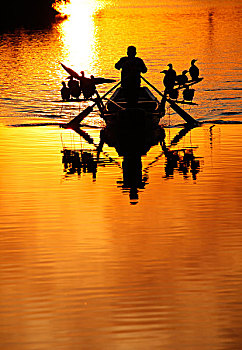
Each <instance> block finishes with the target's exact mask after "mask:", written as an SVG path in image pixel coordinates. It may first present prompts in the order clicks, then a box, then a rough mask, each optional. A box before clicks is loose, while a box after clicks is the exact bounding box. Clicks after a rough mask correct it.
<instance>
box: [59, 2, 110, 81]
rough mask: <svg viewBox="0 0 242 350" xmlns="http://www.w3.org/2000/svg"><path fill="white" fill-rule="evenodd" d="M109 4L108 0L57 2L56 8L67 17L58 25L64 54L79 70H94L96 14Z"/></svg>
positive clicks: (69, 62)
mask: <svg viewBox="0 0 242 350" xmlns="http://www.w3.org/2000/svg"><path fill="white" fill-rule="evenodd" d="M107 4H108V2H107V1H105V2H104V1H99V0H71V1H70V2H64V1H61V2H56V5H55V8H56V9H57V10H58V11H59V12H60V13H61V15H62V16H63V17H66V18H67V19H66V20H65V21H63V22H61V23H60V24H59V25H58V30H59V32H60V39H61V41H62V42H63V53H62V56H63V59H64V61H65V62H66V63H68V64H71V66H72V68H74V69H76V70H77V71H78V72H80V71H81V70H84V71H86V72H87V74H91V73H92V72H93V62H94V61H95V60H96V39H95V23H94V16H95V15H96V14H97V13H99V12H100V11H101V10H102V9H103V8H104V7H105V6H107Z"/></svg>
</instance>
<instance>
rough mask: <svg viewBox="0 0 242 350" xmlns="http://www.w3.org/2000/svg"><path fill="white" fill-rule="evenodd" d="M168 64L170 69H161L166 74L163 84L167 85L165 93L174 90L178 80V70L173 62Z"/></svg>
mask: <svg viewBox="0 0 242 350" xmlns="http://www.w3.org/2000/svg"><path fill="white" fill-rule="evenodd" d="M167 66H168V67H169V69H168V70H163V71H161V73H164V74H165V76H164V79H163V84H164V86H165V93H166V92H169V90H172V89H173V88H174V85H175V82H176V71H175V70H174V69H173V68H172V64H171V63H169V64H168V65H167Z"/></svg>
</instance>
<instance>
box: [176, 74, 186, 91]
mask: <svg viewBox="0 0 242 350" xmlns="http://www.w3.org/2000/svg"><path fill="white" fill-rule="evenodd" d="M187 73H188V70H184V71H183V72H182V74H180V75H177V77H176V81H177V83H178V84H179V87H180V86H183V85H185V84H186V83H187V82H188V77H187V76H186V74H187Z"/></svg>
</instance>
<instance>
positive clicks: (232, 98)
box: [211, 96, 242, 101]
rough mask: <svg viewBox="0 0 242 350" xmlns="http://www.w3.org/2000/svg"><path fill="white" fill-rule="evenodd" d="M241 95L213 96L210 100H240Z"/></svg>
mask: <svg viewBox="0 0 242 350" xmlns="http://www.w3.org/2000/svg"><path fill="white" fill-rule="evenodd" d="M241 98H242V97H240V96H238V97H215V98H211V101H223V100H240V99H241Z"/></svg>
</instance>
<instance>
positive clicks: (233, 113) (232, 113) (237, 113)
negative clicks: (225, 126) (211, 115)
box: [220, 112, 242, 115]
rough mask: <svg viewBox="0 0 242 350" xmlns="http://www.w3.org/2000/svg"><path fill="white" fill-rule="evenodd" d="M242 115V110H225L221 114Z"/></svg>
mask: <svg viewBox="0 0 242 350" xmlns="http://www.w3.org/2000/svg"><path fill="white" fill-rule="evenodd" d="M240 114H241V115H242V112H223V113H221V114H220V115H240Z"/></svg>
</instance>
